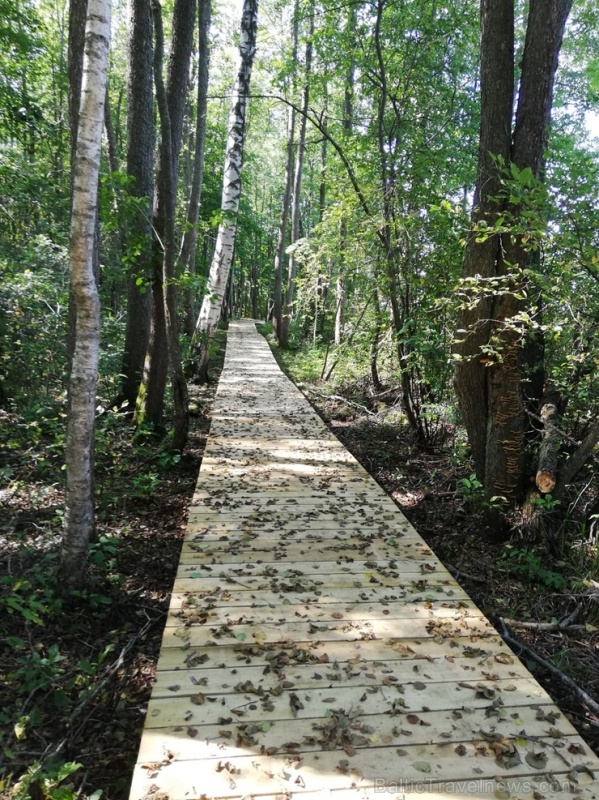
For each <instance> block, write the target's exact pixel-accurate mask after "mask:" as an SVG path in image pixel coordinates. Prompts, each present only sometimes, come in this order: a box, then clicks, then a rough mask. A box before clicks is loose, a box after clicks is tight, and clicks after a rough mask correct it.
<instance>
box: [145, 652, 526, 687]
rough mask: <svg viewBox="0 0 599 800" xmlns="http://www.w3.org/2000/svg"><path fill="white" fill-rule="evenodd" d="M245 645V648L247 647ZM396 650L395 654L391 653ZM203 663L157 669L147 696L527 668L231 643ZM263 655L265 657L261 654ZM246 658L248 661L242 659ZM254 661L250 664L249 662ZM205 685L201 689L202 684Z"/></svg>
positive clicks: (465, 676) (428, 678) (442, 679)
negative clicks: (313, 657) (315, 654)
mask: <svg viewBox="0 0 599 800" xmlns="http://www.w3.org/2000/svg"><path fill="white" fill-rule="evenodd" d="M249 651H250V648H248V649H247V650H246V651H245V652H249ZM395 655H397V654H395ZM212 656H213V659H212V661H211V660H210V658H208V660H207V661H205V662H204V664H202V665H199V666H198V667H195V668H189V669H186V670H184V671H181V670H177V669H171V670H167V669H164V670H163V669H160V670H158V672H157V673H156V683H155V685H154V690H153V697H154V698H157V697H173V696H175V695H178V694H184V695H189V694H194V693H197V692H198V691H202V692H204V693H206V694H210V693H212V694H216V693H219V692H220V693H223V692H226V690H227V689H228V690H229V691H231V688H232V687H235V686H236V685H238V684H242V685H247V684H248V682H250V683H253V684H254V685H255V686H256V687H259V686H262V687H263V688H264V689H265V690H267V689H270V688H274V687H275V686H277V684H281V683H282V682H284V681H289V682H292V683H293V687H289V688H293V689H294V690H295V691H299V690H304V689H317V688H319V687H322V686H327V687H329V688H330V687H332V686H337V685H341V684H343V685H344V686H363V687H364V686H368V687H372V686H378V685H381V686H391V685H394V684H397V683H398V684H400V685H402V686H403V685H404V684H405V683H411V682H414V681H418V680H421V681H424V682H427V683H435V682H437V683H443V684H445V683H447V682H452V681H453V682H455V683H458V684H459V683H468V684H475V683H476V682H477V681H482V680H490V681H499V680H503V681H511V680H513V679H514V678H517V677H520V678H530V677H531V676H530V674H529V672H528V670H527V669H526V668H525V667H524V666H523V665H522V664H521V663H520V662H519V661H512V663H502V662H500V661H496V660H495V659H494V658H492V657H491V658H486V659H480V660H479V661H474V663H473V659H467V658H457V659H454V660H453V661H448V660H445V661H444V662H443V664H442V667H443V669H442V670H440V669H439V666H440V665H439V664H438V663H437V662H435V661H434V660H433V661H432V662H429V664H415V663H414V661H413V660H412V661H407V660H401V659H398V658H395V659H389V660H385V661H367V660H364V661H359V662H357V663H356V660H355V659H352V661H351V662H349V661H345V662H343V661H337V660H335V661H329V662H325V663H318V662H317V663H316V664H304V663H296V662H295V661H294V660H293V659H292V658H290V657H289V654H288V653H285V652H284V651H279V652H278V653H277V652H275V653H266V654H265V656H264V658H262V659H260V658H259V657H257V658H254V659H251V658H250V659H246V656H245V654H244V652H242V651H241V650H235V649H233V648H225V647H219V648H217V651H216V652H214V653H213V654H212ZM266 656H268V658H267V657H266ZM246 660H250V661H251V662H252V663H250V664H246V663H245V662H246ZM254 661H255V662H256V663H253V662H254ZM204 687H205V688H204Z"/></svg>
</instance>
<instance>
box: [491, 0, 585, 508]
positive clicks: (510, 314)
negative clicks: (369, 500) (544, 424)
mask: <svg viewBox="0 0 599 800" xmlns="http://www.w3.org/2000/svg"><path fill="white" fill-rule="evenodd" d="M571 7H572V0H550V1H549V2H548V1H547V0H532V1H531V3H530V8H529V15H528V25H527V31H526V43H525V46H524V54H523V58H522V77H521V80H520V91H519V100H518V109H517V112H516V123H515V128H514V135H513V143H512V150H511V161H512V163H514V164H515V165H516V166H517V167H518V169H520V170H523V169H525V168H529V169H530V170H531V171H532V174H533V176H534V177H535V178H537V179H540V178H541V166H542V164H543V156H544V153H545V147H546V143H547V134H548V130H549V122H550V119H551V106H552V101H553V85H554V80H555V72H556V70H557V62H558V56H559V52H560V49H561V44H562V38H563V33H564V28H565V25H566V20H567V17H568V14H569V13H570V8H571ZM509 211H510V215H511V216H512V217H513V218H514V219H517V218H518V215H519V211H520V209H519V208H510V209H509ZM531 265H532V261H531V254H530V252H529V251H528V250H527V248H526V247H525V246H524V243H523V241H522V238H521V237H519V236H507V237H503V239H502V250H501V252H500V254H499V257H498V266H497V272H498V274H499V275H501V276H505V275H507V274H508V273H510V276H509V277H508V279H507V281H508V282H507V285H508V288H513V289H514V291H504V292H503V293H502V294H500V295H499V297H497V298H495V299H494V303H493V308H492V311H491V319H492V320H493V323H492V329H491V332H490V335H491V336H492V337H493V338H494V340H495V341H496V342H497V343H498V346H499V349H500V353H501V358H500V359H498V360H497V362H496V363H492V364H491V366H489V368H488V390H487V391H488V429H487V443H486V448H487V449H486V465H485V484H486V485H487V486H488V488H489V489H490V490H491V491H492V492H493V494H495V495H501V496H504V497H507V499H508V500H509V501H511V502H518V501H520V500H521V499H522V496H523V494H524V491H525V488H526V487H525V479H526V432H527V428H528V426H529V424H530V423H529V420H528V417H527V414H526V398H525V395H524V391H525V386H526V380H527V375H526V374H525V371H524V363H525V347H524V345H525V343H526V333H525V332H524V333H522V332H521V331H519V330H518V329H517V327H515V326H514V325H512V324H510V320H512V319H514V318H515V317H516V315H517V314H518V313H519V312H520V311H522V310H523V309H524V307H525V302H526V301H523V300H521V299H520V292H521V290H522V289H523V288H524V284H525V278H523V277H522V276H523V270H525V269H526V267H528V266H531ZM512 276H513V277H512ZM528 366H529V367H530V365H528Z"/></svg>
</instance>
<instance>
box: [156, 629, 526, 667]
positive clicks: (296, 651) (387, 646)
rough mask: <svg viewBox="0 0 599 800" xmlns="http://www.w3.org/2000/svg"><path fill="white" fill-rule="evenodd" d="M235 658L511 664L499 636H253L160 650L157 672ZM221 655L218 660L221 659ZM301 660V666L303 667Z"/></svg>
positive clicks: (250, 660) (244, 660) (252, 660)
mask: <svg viewBox="0 0 599 800" xmlns="http://www.w3.org/2000/svg"><path fill="white" fill-rule="evenodd" d="M232 652H235V653H237V654H238V658H239V661H240V662H241V663H248V664H249V663H255V664H262V665H264V666H268V665H269V664H270V662H269V661H268V659H267V658H266V654H275V655H277V654H278V653H280V652H284V653H291V654H292V655H293V658H294V659H295V660H296V661H297V663H312V664H327V663H330V662H331V661H339V662H343V663H345V662H352V661H354V662H355V663H360V662H361V661H366V660H369V659H374V660H387V661H389V662H390V661H393V660H401V661H410V662H412V663H413V666H414V667H416V666H418V665H419V664H421V665H423V664H424V662H426V663H427V664H431V663H434V662H436V663H437V664H438V668H439V669H441V670H444V668H445V664H444V661H445V660H446V659H447V658H449V659H465V660H466V661H471V663H473V664H474V663H476V662H477V661H478V660H479V659H486V658H490V657H494V658H499V659H512V661H513V660H514V659H513V656H512V655H511V651H510V650H509V648H508V647H507V645H505V644H504V643H503V641H502V640H501V639H500V638H499V636H492V635H491V636H477V635H469V636H459V637H454V638H452V639H450V640H449V642H448V641H446V640H445V639H439V640H436V639H410V638H408V637H405V638H396V639H387V640H382V639H371V640H361V639H360V640H356V641H348V640H345V641H334V642H329V641H323V640H322V639H318V640H316V641H311V642H294V641H293V640H292V639H288V640H286V641H284V642H279V643H274V644H273V643H271V644H269V645H268V646H265V645H264V644H261V643H259V642H258V641H256V639H255V638H254V637H253V636H252V637H251V638H250V640H249V641H240V640H238V639H233V640H232V639H229V640H227V639H221V640H220V641H219V642H218V645H217V644H216V643H213V644H211V645H207V646H204V647H192V646H191V645H190V644H189V643H187V642H182V643H181V646H180V647H165V648H163V649H162V651H161V653H160V660H159V663H158V668H159V669H181V670H185V669H194V668H195V667H196V666H198V665H201V664H208V666H210V665H214V664H219V663H221V661H224V660H225V659H227V658H230V656H229V654H230V653H232ZM221 653H222V656H221V655H220V654H221ZM302 659H303V661H302Z"/></svg>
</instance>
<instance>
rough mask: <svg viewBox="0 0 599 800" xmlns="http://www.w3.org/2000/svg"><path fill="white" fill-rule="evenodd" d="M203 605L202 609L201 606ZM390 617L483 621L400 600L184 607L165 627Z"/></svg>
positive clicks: (477, 613)
mask: <svg viewBox="0 0 599 800" xmlns="http://www.w3.org/2000/svg"><path fill="white" fill-rule="evenodd" d="M202 606H204V607H202ZM386 617H389V618H390V619H392V620H393V624H395V622H396V621H397V620H406V619H417V620H424V621H425V622H429V621H430V620H433V621H435V620H454V621H460V620H462V619H472V618H477V619H484V617H483V615H482V614H481V612H480V611H479V610H478V609H477V608H473V609H472V610H468V611H466V612H465V613H464V611H463V610H459V611H458V610H456V608H455V607H453V608H452V607H443V605H442V604H436V605H435V606H433V605H432V604H430V606H429V607H428V608H424V607H423V606H421V605H420V604H417V603H410V604H406V603H403V602H402V601H400V600H397V601H395V602H391V603H384V604H383V605H381V604H380V603H379V604H375V605H371V604H367V603H356V604H354V605H353V606H348V605H347V604H346V603H323V604H322V605H320V604H318V603H312V604H310V605H307V604H301V603H292V604H280V605H278V606H275V605H271V604H264V605H261V604H260V603H255V602H254V603H252V605H247V606H228V605H221V606H220V607H218V606H214V607H213V606H212V604H210V603H204V604H198V605H188V606H187V607H186V608H183V609H177V610H173V611H171V612H170V614H169V617H168V619H167V622H166V626H167V627H176V628H179V627H181V626H182V625H183V626H184V627H190V628H193V627H195V626H197V625H204V626H205V625H219V624H229V625H238V624H240V623H241V622H243V624H246V625H262V624H269V623H270V624H273V625H276V624H284V623H285V622H287V621H289V619H297V620H302V619H305V620H309V621H310V622H312V623H314V624H315V625H316V624H318V625H319V624H320V623H322V622H327V623H335V622H336V621H338V620H339V621H345V622H351V623H352V624H354V623H355V621H356V620H368V621H372V620H375V619H376V620H384V619H385V618H386Z"/></svg>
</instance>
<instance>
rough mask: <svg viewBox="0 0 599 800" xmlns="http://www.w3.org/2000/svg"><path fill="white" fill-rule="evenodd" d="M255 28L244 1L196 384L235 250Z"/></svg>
mask: <svg viewBox="0 0 599 800" xmlns="http://www.w3.org/2000/svg"><path fill="white" fill-rule="evenodd" d="M257 27H258V0H244V3H243V11H242V14H241V35H240V40H239V61H238V68H237V78H236V82H235V90H234V92H233V104H232V106H231V112H230V114H229V135H228V138H227V152H226V155H225V168H224V175H223V196H222V202H221V213H222V222H221V224H220V225H219V228H218V235H217V238H216V247H215V250H214V256H213V258H212V264H211V266H210V274H209V277H208V286H207V289H206V294H205V295H204V300H203V302H202V308H201V310H200V314H199V316H198V320H197V323H196V329H195V332H194V337H193V338H194V341H193V342H192V359H193V361H194V362H195V363H194V367H195V370H196V371H197V376H198V378H199V380H200V381H202V382H204V381H205V380H206V379H207V371H208V361H209V357H210V343H211V342H212V339H213V338H214V334H215V331H216V326H217V325H218V321H219V319H220V313H221V307H222V301H223V296H224V294H225V291H226V287H227V280H228V277H229V269H230V268H231V261H232V258H233V250H234V247H235V235H236V233H237V216H238V213H239V201H240V197H241V167H242V162H243V144H244V137H245V117H246V110H247V103H248V95H249V91H250V78H251V75H252V65H253V62H254V55H255V52H256V30H257Z"/></svg>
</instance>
